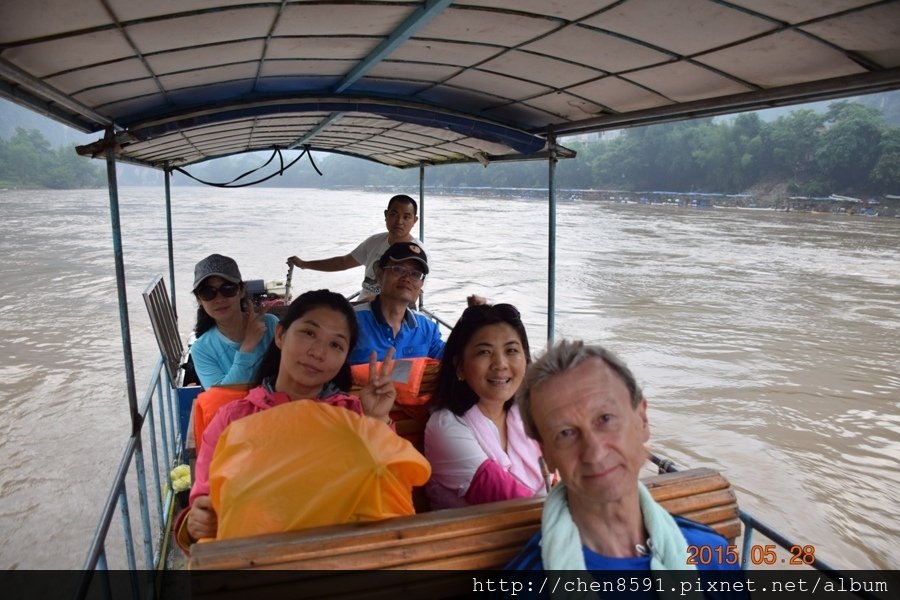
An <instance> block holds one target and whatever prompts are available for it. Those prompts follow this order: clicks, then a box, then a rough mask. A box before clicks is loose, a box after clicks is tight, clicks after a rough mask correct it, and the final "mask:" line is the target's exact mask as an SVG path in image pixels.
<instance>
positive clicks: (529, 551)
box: [506, 516, 740, 571]
mask: <svg viewBox="0 0 900 600" xmlns="http://www.w3.org/2000/svg"><path fill="white" fill-rule="evenodd" d="M673 518H674V519H675V522H676V523H678V527H679V528H680V529H681V533H682V534H684V539H685V540H686V541H687V543H688V546H698V547H704V546H708V547H709V548H710V550H711V552H710V553H711V555H712V556H714V557H715V556H719V555H720V556H723V557H725V555H726V554H725V553H726V551H727V547H728V542H727V541H725V538H723V537H722V536H721V535H719V534H718V533H716V532H715V531H714V530H713V529H710V528H709V527H707V526H706V525H703V524H701V523H696V522H694V521H691V520H690V519H685V518H684V517H675V516H673ZM719 547H721V548H722V550H721V552H718V553H717V552H716V551H715V549H716V548H719ZM581 549H582V550H583V551H584V561H585V564H586V565H587V568H588V570H589V571H603V570H616V571H649V570H650V556H633V557H626V558H617V557H611V556H603V555H602V554H597V553H596V552H594V551H593V550H591V549H590V548H587V547H584V546H582V548H581ZM734 558H737V557H736V556H735V557H734ZM739 568H740V564H739V562H738V564H733V565H729V564H726V563H724V562H723V563H722V564H719V563H717V562H715V561H713V562H712V563H711V564H703V563H701V562H700V561H698V564H697V569H698V570H699V569H739ZM506 569H507V570H510V571H520V570H543V569H544V563H543V561H542V560H541V532H540V531H539V532H537V533H536V534H534V536H532V538H531V539H530V540H528V543H527V544H525V547H524V548H523V549H522V551H521V552H519V554H518V556H516V557H515V558H514V559H512V562H510V563H509V564H508V565H507V566H506Z"/></svg>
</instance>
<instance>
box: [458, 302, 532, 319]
mask: <svg viewBox="0 0 900 600" xmlns="http://www.w3.org/2000/svg"><path fill="white" fill-rule="evenodd" d="M491 316H495V317H499V318H500V319H502V320H504V321H513V322H515V321H521V320H522V315H520V314H519V309H517V308H516V307H515V306H513V305H512V304H476V305H475V306H470V307H469V308H467V309H466V310H464V311H463V314H462V316H461V317H460V318H459V320H460V321H463V320H470V319H477V320H479V321H481V320H484V319H487V318H488V317H491Z"/></svg>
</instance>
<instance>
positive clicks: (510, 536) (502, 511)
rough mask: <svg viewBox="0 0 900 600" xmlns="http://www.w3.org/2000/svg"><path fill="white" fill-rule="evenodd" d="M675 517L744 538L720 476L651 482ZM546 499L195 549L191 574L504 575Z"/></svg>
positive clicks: (693, 474) (675, 476) (684, 475)
mask: <svg viewBox="0 0 900 600" xmlns="http://www.w3.org/2000/svg"><path fill="white" fill-rule="evenodd" d="M644 483H645V484H646V485H647V487H648V488H649V490H650V492H651V493H652V494H653V497H654V498H655V499H656V500H657V501H658V502H659V503H660V504H662V506H664V507H665V508H666V509H667V510H668V511H669V512H671V513H673V514H676V515H683V516H685V517H687V518H690V519H693V520H695V521H699V522H701V523H704V524H706V525H709V526H710V527H712V528H713V529H715V530H716V531H718V532H719V533H720V534H722V535H723V536H724V537H725V538H727V539H728V540H731V541H733V540H734V538H736V537H737V536H738V535H740V532H741V523H740V520H739V518H738V506H737V498H736V496H735V494H734V490H733V489H732V488H731V485H730V484H729V483H728V481H727V480H726V479H725V478H724V477H723V476H722V475H721V474H720V473H718V472H716V471H714V470H712V469H690V470H686V471H680V472H678V473H667V474H664V475H657V476H654V477H650V478H647V479H645V480H644ZM542 506H543V501H542V499H527V500H508V501H505V502H495V503H492V504H483V505H480V506H473V507H467V508H457V509H447V510H440V511H434V512H430V513H424V514H417V515H412V516H409V517H399V518H396V519H389V520H386V521H378V522H370V523H353V524H347V525H337V526H331V527H320V528H315V529H308V530H303V531H294V532H288V533H279V534H269V535H262V536H255V537H250V538H243V539H232V540H221V541H215V542H206V543H202V544H195V545H194V546H193V548H192V552H191V559H190V568H191V569H313V570H328V569H429V570H443V569H465V570H480V569H497V568H501V567H503V566H504V565H505V564H506V563H507V562H508V561H509V560H510V559H512V558H513V557H514V556H515V555H516V554H517V553H518V552H519V550H521V549H522V547H523V546H524V545H525V542H526V541H527V540H528V539H529V538H530V537H531V536H532V535H534V533H535V532H537V531H538V529H539V528H540V519H541V508H542Z"/></svg>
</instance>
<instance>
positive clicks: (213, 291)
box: [194, 282, 241, 302]
mask: <svg viewBox="0 0 900 600" xmlns="http://www.w3.org/2000/svg"><path fill="white" fill-rule="evenodd" d="M240 289H241V286H240V284H237V283H231V282H228V283H223V284H222V285H220V286H219V287H213V286H211V285H201V286H200V287H198V288H197V289H196V290H194V293H195V294H197V297H198V298H200V299H201V300H204V301H206V302H209V301H210V300H213V299H215V297H216V296H218V295H219V294H222V296H223V297H225V298H234V297H235V295H237V293H238V290H240Z"/></svg>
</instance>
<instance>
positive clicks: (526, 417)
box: [516, 340, 644, 442]
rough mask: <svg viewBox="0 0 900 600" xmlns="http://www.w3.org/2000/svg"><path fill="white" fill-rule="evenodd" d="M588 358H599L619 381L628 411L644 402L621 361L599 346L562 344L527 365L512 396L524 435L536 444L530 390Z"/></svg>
mask: <svg viewBox="0 0 900 600" xmlns="http://www.w3.org/2000/svg"><path fill="white" fill-rule="evenodd" d="M592 358H599V359H600V360H602V361H603V362H605V363H606V364H607V365H608V366H609V368H610V369H612V370H613V372H614V373H616V374H617V375H618V376H619V378H621V379H622V382H623V383H624V384H625V387H626V388H628V394H629V396H630V397H631V407H632V408H637V406H638V404H640V402H641V400H642V399H643V398H644V392H642V391H641V386H640V385H638V382H637V379H635V377H634V374H633V373H632V372H631V369H629V368H628V366H626V365H625V363H624V362H622V359H620V358H619V357H618V356H616V355H615V354H613V353H612V352H611V351H610V350H607V349H606V348H604V347H603V346H599V345H592V344H585V343H584V342H583V341H581V340H573V341H569V340H562V341H560V342H559V343H557V344H556V345H555V346H553V347H552V348H550V349H549V350H547V352H546V353H544V355H543V356H541V357H540V358H539V359H537V360H536V361H534V362H533V363H531V365H530V366H529V367H528V370H527V371H526V372H525V378H524V379H523V380H522V385H520V386H519V390H518V391H517V392H516V403H517V404H518V405H519V412H521V413H522V421H523V424H524V425H525V433H527V434H528V436H529V437H531V438H532V439H535V440H537V441H539V442H540V441H541V436H540V433H538V429H537V425H535V423H534V415H533V414H532V412H531V400H532V398H531V393H532V391H533V390H534V387H535V386H536V385H538V384H539V383H541V382H543V381H546V380H548V379H550V378H551V377H553V376H554V375H560V374H561V373H565V372H566V371H569V370H570V369H574V368H575V367H577V366H578V365H580V364H581V363H583V362H585V361H586V360H590V359H592Z"/></svg>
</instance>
